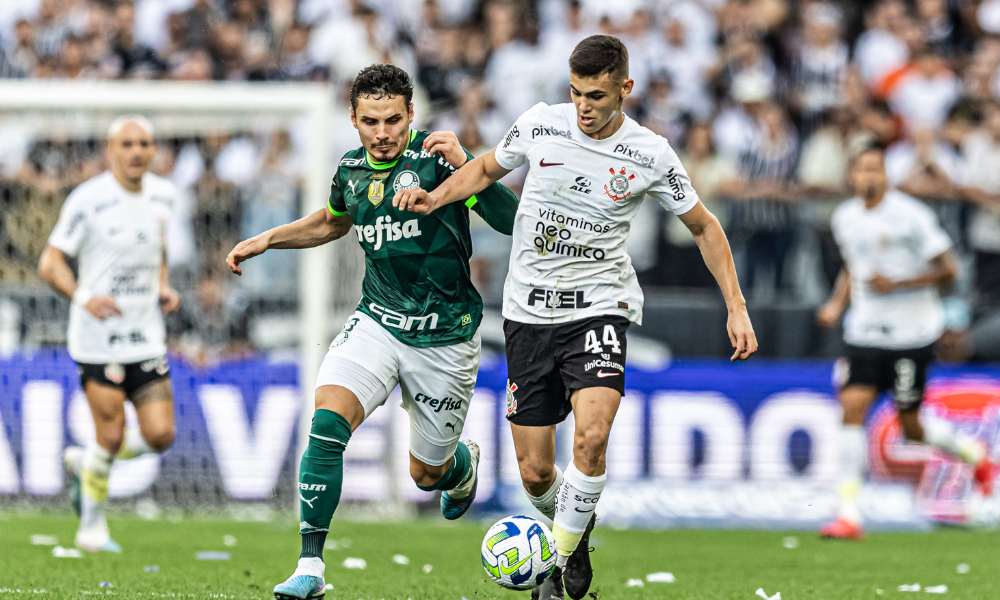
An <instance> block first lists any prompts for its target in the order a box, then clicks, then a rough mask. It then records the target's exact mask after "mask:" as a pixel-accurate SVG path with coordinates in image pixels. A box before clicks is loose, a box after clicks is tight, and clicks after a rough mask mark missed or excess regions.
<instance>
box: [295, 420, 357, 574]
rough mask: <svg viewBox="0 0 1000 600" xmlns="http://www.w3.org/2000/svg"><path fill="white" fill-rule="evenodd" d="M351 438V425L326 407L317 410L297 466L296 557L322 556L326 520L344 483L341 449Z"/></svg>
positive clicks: (328, 528)
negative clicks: (299, 539)
mask: <svg viewBox="0 0 1000 600" xmlns="http://www.w3.org/2000/svg"><path fill="white" fill-rule="evenodd" d="M350 439H351V424H350V423H348V422H347V419H345V418H344V417H342V416H340V415H338V414H337V413H335V412H333V411H329V410H323V409H320V410H317V411H316V413H315V414H314V415H313V421H312V429H311V430H310V433H309V446H308V447H307V448H306V451H305V453H304V454H303V455H302V463H301V464H300V465H299V509H300V514H301V522H300V523H299V533H300V534H302V553H301V554H300V555H299V557H300V558H302V557H307V556H315V557H317V558H320V559H322V558H323V543H324V542H325V541H326V534H327V532H328V531H330V519H332V518H333V513H334V511H335V510H337V504H339V503H340V491H341V488H342V487H343V484H344V448H346V447H347V442H348V441H349V440H350Z"/></svg>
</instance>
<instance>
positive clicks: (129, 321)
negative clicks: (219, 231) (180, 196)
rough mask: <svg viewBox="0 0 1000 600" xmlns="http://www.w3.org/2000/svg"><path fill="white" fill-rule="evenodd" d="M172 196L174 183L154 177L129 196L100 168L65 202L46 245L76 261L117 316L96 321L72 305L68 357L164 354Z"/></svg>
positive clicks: (120, 359)
mask: <svg viewBox="0 0 1000 600" xmlns="http://www.w3.org/2000/svg"><path fill="white" fill-rule="evenodd" d="M176 195H177V191H176V190H175V188H174V186H173V184H171V183H170V182H169V181H167V180H166V179H163V178H161V177H157V176H156V175H153V174H152V173H146V174H145V175H144V176H143V178H142V192H141V193H138V194H133V193H132V192H129V191H128V190H126V189H125V188H123V187H122V186H121V185H120V184H119V183H118V180H116V179H115V177H114V175H112V174H111V172H110V171H106V172H104V173H101V174H100V175H98V176H96V177H94V178H92V179H89V180H87V181H85V182H83V183H82V184H80V186H79V187H77V188H76V189H75V190H73V193H71V194H70V195H69V197H68V198H66V202H65V203H64V204H63V207H62V211H61V212H60V214H59V221H58V222H57V223H56V226H55V229H53V230H52V235H50V236H49V245H50V246H52V247H53V248H58V249H59V250H62V251H63V252H65V253H66V254H68V255H69V256H73V257H77V260H78V263H79V284H80V287H82V288H84V289H86V290H88V291H89V292H90V293H92V294H93V295H94V296H105V295H111V296H114V297H115V302H116V303H117V304H118V307H119V308H120V309H121V311H122V315H121V316H120V317H109V318H107V319H105V320H104V321H101V320H99V319H97V318H95V317H94V316H93V315H91V314H90V313H89V312H88V311H87V310H86V309H85V308H83V307H82V306H78V305H77V304H72V305H71V307H70V313H69V333H68V335H67V346H68V349H69V355H70V356H71V357H73V360H75V361H77V362H82V363H97V364H102V363H109V362H115V363H122V364H127V363H135V362H140V361H143V360H147V359H150V358H155V357H157V356H162V355H164V354H165V353H166V351H167V347H166V339H165V338H166V334H165V331H164V326H163V315H162V313H161V312H160V304H159V297H160V268H161V266H162V265H163V249H164V236H165V231H166V225H167V220H168V219H169V218H170V211H171V209H172V207H173V205H174V201H175V198H176Z"/></svg>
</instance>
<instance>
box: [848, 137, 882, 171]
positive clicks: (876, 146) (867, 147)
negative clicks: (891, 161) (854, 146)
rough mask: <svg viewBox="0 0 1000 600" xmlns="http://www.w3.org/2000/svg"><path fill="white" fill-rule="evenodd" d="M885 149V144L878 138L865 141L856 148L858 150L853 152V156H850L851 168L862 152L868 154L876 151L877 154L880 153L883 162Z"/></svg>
mask: <svg viewBox="0 0 1000 600" xmlns="http://www.w3.org/2000/svg"><path fill="white" fill-rule="evenodd" d="M885 150H886V148H885V144H883V143H882V142H880V141H878V140H872V141H870V142H867V143H866V144H864V145H863V146H861V147H860V148H858V151H857V152H855V153H854V156H852V157H851V168H852V169H853V168H854V165H855V164H857V162H858V159H859V158H861V155H862V154H868V153H869V152H878V153H879V154H881V155H882V164H885Z"/></svg>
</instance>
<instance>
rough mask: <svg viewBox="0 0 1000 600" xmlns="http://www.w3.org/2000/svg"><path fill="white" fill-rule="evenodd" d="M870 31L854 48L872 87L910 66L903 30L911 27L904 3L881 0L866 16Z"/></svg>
mask: <svg viewBox="0 0 1000 600" xmlns="http://www.w3.org/2000/svg"><path fill="white" fill-rule="evenodd" d="M865 25H866V27H865V29H866V31H865V32H864V33H862V34H861V35H860V36H859V37H858V41H857V43H856V44H855V46H854V60H855V61H857V63H858V69H859V70H860V71H861V76H862V77H864V80H865V83H867V84H868V85H869V87H871V88H873V89H874V88H875V87H877V86H878V84H879V82H880V81H882V79H883V78H884V77H885V76H886V75H888V74H889V73H891V72H893V71H895V70H896V69H898V68H900V67H902V66H903V65H904V64H906V61H907V60H908V59H909V56H910V51H909V48H908V47H907V46H906V42H905V41H903V36H902V33H903V30H904V29H905V28H906V27H907V26H908V25H910V23H909V22H908V17H907V16H906V5H905V4H904V3H903V2H902V0H881V1H880V2H877V3H876V4H875V5H874V6H872V7H871V8H870V9H869V10H868V12H867V13H866V14H865Z"/></svg>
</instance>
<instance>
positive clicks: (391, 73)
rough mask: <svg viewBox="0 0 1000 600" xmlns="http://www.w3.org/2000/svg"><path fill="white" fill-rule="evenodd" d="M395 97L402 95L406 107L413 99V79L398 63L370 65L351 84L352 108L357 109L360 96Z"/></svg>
mask: <svg viewBox="0 0 1000 600" xmlns="http://www.w3.org/2000/svg"><path fill="white" fill-rule="evenodd" d="M362 96H364V97H366V98H374V99H375V100H381V99H382V98H394V97H396V96H402V97H403V101H404V102H405V103H406V107H407V108H409V107H410V102H411V101H412V100H413V80H412V79H410V76H409V75H408V74H407V73H406V71H404V70H402V69H400V68H399V67H397V66H396V65H388V64H386V65H369V66H367V67H365V68H364V69H361V71H360V72H359V73H358V76H357V77H355V78H354V85H352V86H351V108H353V109H355V110H357V108H358V98H359V97H362Z"/></svg>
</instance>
